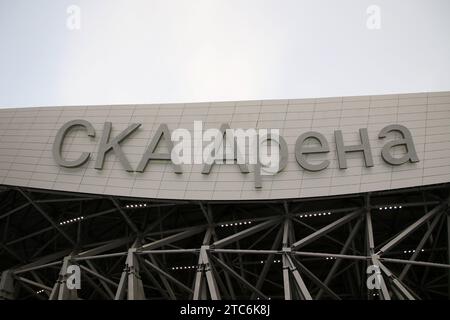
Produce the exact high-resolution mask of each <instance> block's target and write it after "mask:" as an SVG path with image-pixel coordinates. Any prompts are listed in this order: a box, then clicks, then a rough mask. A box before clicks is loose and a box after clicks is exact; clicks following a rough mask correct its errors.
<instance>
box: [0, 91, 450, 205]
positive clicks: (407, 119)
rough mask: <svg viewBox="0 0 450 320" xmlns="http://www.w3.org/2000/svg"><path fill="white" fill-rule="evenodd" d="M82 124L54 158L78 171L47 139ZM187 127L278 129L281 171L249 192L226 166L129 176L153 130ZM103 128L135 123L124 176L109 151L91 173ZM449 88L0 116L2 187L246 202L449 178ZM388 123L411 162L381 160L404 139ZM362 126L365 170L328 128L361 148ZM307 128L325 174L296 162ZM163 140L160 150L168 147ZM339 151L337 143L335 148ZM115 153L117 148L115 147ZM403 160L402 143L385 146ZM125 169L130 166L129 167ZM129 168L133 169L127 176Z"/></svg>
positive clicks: (244, 180)
mask: <svg viewBox="0 0 450 320" xmlns="http://www.w3.org/2000/svg"><path fill="white" fill-rule="evenodd" d="M80 119H81V120H85V121H87V122H88V123H90V124H91V125H92V127H93V129H94V130H95V136H94V137H89V136H88V132H86V130H84V129H83V128H82V127H77V128H73V129H72V130H69V131H68V132H67V135H66V136H65V138H64V141H63V145H62V152H61V157H63V158H64V159H68V160H71V159H72V160H73V159H77V158H78V157H79V156H80V154H82V153H83V152H88V153H90V158H89V159H88V160H87V161H86V162H85V163H84V164H82V165H81V166H78V167H74V168H66V167H63V166H61V165H58V164H57V163H56V161H55V158H54V156H53V155H52V148H53V145H54V143H55V136H56V134H57V132H58V130H59V129H60V128H61V127H62V126H63V125H64V124H65V123H67V122H69V121H73V120H80ZM194 121H202V124H203V129H204V130H206V129H209V128H220V127H221V126H222V125H223V124H228V125H229V126H230V127H231V128H242V129H249V128H255V129H261V128H266V129H279V132H280V134H281V136H282V137H284V140H285V141H286V144H287V149H288V150H287V155H288V161H287V166H286V167H285V168H284V169H283V170H282V171H280V172H279V173H278V174H275V175H270V176H262V180H261V185H260V186H259V187H255V174H254V171H255V168H254V166H249V171H250V172H249V173H242V172H241V170H240V167H239V166H237V165H233V164H216V165H214V166H213V167H212V168H211V170H210V172H209V174H204V173H202V169H203V165H201V164H192V165H189V164H183V165H182V166H181V169H182V173H175V172H174V168H173V166H172V165H171V164H170V163H169V162H170V161H167V160H150V161H149V162H148V164H147V166H146V167H145V170H144V172H136V171H135V170H136V168H137V167H138V165H139V163H140V161H141V159H142V157H143V155H144V154H145V151H146V149H147V148H148V146H149V144H150V143H151V141H152V139H153V138H154V135H155V133H156V131H157V129H158V128H159V126H160V125H161V124H167V126H168V128H169V130H170V131H173V130H175V129H177V128H185V129H188V130H192V129H193V126H194ZM106 122H110V123H111V133H110V136H109V138H110V140H111V139H113V138H115V137H117V136H118V135H119V134H120V133H121V132H123V131H124V130H126V129H127V128H128V127H129V126H130V125H132V124H140V127H139V128H137V129H136V130H134V131H133V132H132V133H131V134H130V135H128V136H126V138H125V139H123V140H122V141H121V142H120V144H119V148H120V150H121V151H122V152H123V154H124V156H125V157H126V160H127V161H128V162H129V164H130V166H131V170H128V171H127V170H126V169H127V168H126V167H125V166H124V164H123V162H121V161H120V159H119V157H118V152H115V151H116V150H110V152H108V153H106V154H105V156H104V163H103V166H102V169H101V170H98V169H95V168H94V167H95V165H96V159H97V157H98V150H99V149H98V147H99V143H100V140H101V139H102V138H103V137H102V136H103V135H104V132H103V131H104V130H105V129H104V128H105V127H104V125H105V123H106ZM449 124H450V92H437V93H414V94H400V95H382V96H361V97H338V98H322V99H302V100H274V101H272V100H271V101H237V102H217V103H191V104H168V105H124V106H77V107H47V108H24V109H4V110H0V137H1V138H0V184H3V185H10V186H23V187H30V188H39V189H51V190H62V191H70V192H82V193H96V194H104V195H117V196H133V197H144V198H160V199H192V200H249V199H265V200H267V199H286V198H302V197H316V196H329V195H339V194H349V193H358V192H370V191H376V190H387V189H398V188H403V187H413V186H422V185H430V184H435V183H443V182H449V181H450V163H449V162H448V159H449V158H450V125H449ZM388 125H401V126H404V127H406V128H407V129H408V130H409V132H410V133H411V138H412V143H413V146H414V148H415V151H416V155H417V160H418V161H407V162H405V163H403V164H400V165H392V164H389V163H387V162H386V161H383V159H382V155H381V152H382V148H383V147H384V146H386V144H387V143H388V141H392V140H396V139H400V138H402V137H401V135H400V136H399V133H398V132H390V133H388V134H387V135H386V138H384V139H380V138H379V133H380V131H381V130H382V129H383V128H385V127H386V126H388ZM360 129H367V135H368V142H369V143H368V144H369V145H370V146H369V147H370V152H371V157H372V159H373V166H368V165H367V163H365V162H364V156H365V154H364V153H363V152H358V151H356V152H344V157H345V160H346V162H347V168H346V169H342V168H340V165H339V162H338V159H337V158H338V151H339V150H337V149H339V147H336V139H337V138H336V131H338V130H340V131H341V132H342V139H343V146H344V147H349V146H356V145H360V144H361V143H362V142H361V136H360V133H359V130H360ZM309 131H315V132H318V133H320V134H322V135H323V136H324V137H325V139H326V142H327V143H328V149H329V152H327V153H321V154H319V153H317V154H310V155H308V156H307V157H308V161H310V162H311V163H315V162H316V163H317V162H319V163H320V162H321V161H326V160H328V161H329V165H328V166H327V168H326V169H323V170H321V171H308V170H305V169H304V168H302V166H300V164H299V163H298V161H296V156H295V152H296V145H295V144H296V141H297V139H298V137H299V136H300V135H301V134H303V133H305V132H309ZM163 140H164V139H162V140H161V141H160V143H159V144H158V150H162V151H159V152H163V151H164V149H166V152H167V145H166V144H165V142H164V141H163ZM341 149H342V146H341ZM120 150H119V151H120ZM390 151H391V153H392V156H393V157H397V158H398V157H401V156H402V155H404V153H405V150H404V148H403V149H402V146H399V147H397V148H392V150H390ZM128 169H130V168H128ZM130 171H133V172H130Z"/></svg>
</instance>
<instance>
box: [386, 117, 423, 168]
mask: <svg viewBox="0 0 450 320" xmlns="http://www.w3.org/2000/svg"><path fill="white" fill-rule="evenodd" d="M392 131H397V132H400V133H401V134H402V136H403V138H402V139H398V140H393V141H389V142H388V143H386V144H385V145H384V147H383V149H382V150H381V157H382V158H383V160H384V161H386V162H387V163H389V164H392V165H401V164H403V163H405V162H408V161H410V162H419V158H418V157H417V153H416V148H415V147H414V141H413V138H412V135H411V132H410V131H409V130H408V128H406V127H404V126H402V125H399V124H391V125H389V126H386V127H384V128H383V129H381V131H380V133H379V135H378V138H380V139H383V138H386V136H387V134H388V133H389V132H392ZM402 145H404V146H405V149H406V154H405V155H404V156H402V157H400V158H394V157H393V156H392V155H391V153H390V152H389V150H390V149H391V148H393V147H397V146H402Z"/></svg>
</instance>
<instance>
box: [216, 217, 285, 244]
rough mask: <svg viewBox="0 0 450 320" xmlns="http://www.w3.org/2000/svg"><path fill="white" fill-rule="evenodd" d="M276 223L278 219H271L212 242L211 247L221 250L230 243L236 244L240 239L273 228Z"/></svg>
mask: <svg viewBox="0 0 450 320" xmlns="http://www.w3.org/2000/svg"><path fill="white" fill-rule="evenodd" d="M277 222H278V219H271V220H267V221H265V222H262V223H259V224H257V225H256V226H253V227H250V228H248V229H245V230H242V231H240V232H238V233H235V234H233V235H231V236H229V237H226V238H224V239H221V240H219V241H216V242H214V243H213V244H212V245H211V247H212V248H223V247H225V246H227V245H228V244H230V243H233V242H236V241H238V240H240V239H243V238H245V237H248V236H250V235H252V234H254V233H257V232H259V231H261V230H264V229H267V228H269V227H270V226H273V225H274V224H275V223H277Z"/></svg>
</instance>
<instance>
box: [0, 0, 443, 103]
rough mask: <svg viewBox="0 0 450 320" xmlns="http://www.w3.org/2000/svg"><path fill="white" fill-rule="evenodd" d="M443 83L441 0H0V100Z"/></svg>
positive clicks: (190, 96) (403, 89)
mask: <svg viewBox="0 0 450 320" xmlns="http://www.w3.org/2000/svg"><path fill="white" fill-rule="evenodd" d="M70 5H76V6H78V7H79V8H80V10H81V11H80V22H81V24H80V29H78V30H70V29H69V28H68V27H67V25H66V23H67V19H68V18H70V17H69V16H70V14H69V13H67V8H68V7H69V6H70ZM370 5H377V6H378V7H379V8H380V10H381V11H380V18H381V20H380V21H381V28H380V29H369V28H368V27H367V25H366V23H367V19H368V18H369V14H367V12H366V10H367V8H368V7H369V6H370ZM72 17H73V16H72ZM70 21H73V20H70ZM448 90H450V1H448V0H380V1H374V0H370V1H365V0H340V1H336V0H310V1H300V0H291V1H288V0H276V1H275V0H269V1H262V0H189V1H188V0H157V1H155V0H70V1H68V0H58V1H56V0H33V1H30V0H0V108H1V107H30V106H60V105H98V104H101V105H104V104H140V103H170V102H200V101H223V100H255V99H257V100H259V99H289V98H291V99H292V98H308V97H328V96H345V95H367V94H385V93H408V92H423V91H448Z"/></svg>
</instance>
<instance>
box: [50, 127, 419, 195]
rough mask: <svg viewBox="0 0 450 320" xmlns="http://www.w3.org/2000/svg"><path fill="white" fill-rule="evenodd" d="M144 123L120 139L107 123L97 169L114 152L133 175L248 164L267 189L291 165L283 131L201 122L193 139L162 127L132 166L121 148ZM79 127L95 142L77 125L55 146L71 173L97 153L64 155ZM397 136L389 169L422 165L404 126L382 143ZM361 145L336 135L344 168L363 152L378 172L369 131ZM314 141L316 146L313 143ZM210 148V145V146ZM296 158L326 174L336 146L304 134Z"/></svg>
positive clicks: (385, 154)
mask: <svg viewBox="0 0 450 320" xmlns="http://www.w3.org/2000/svg"><path fill="white" fill-rule="evenodd" d="M140 126H141V124H140V123H133V124H131V125H130V126H129V127H128V128H126V129H125V130H123V131H122V132H121V133H120V134H118V135H116V136H115V137H111V130H112V124H111V122H105V124H104V128H103V132H102V136H101V139H100V141H99V143H98V147H97V157H96V159H95V169H97V170H102V169H103V164H104V161H105V157H106V155H107V154H108V153H109V152H112V153H114V154H115V156H116V157H117V158H118V159H119V161H120V163H121V164H122V165H123V167H124V169H125V170H127V171H129V172H144V170H145V168H146V167H147V165H148V164H149V162H150V161H151V160H167V161H171V163H172V166H173V170H174V172H175V173H178V174H182V173H183V170H182V167H181V165H182V164H202V165H203V169H202V174H209V173H210V172H211V168H212V166H213V165H214V164H217V163H221V164H223V163H225V164H237V165H238V166H239V168H240V171H241V172H242V173H249V172H250V170H249V167H248V165H253V166H254V170H253V173H254V177H255V178H254V181H255V188H261V187H262V182H261V175H275V174H277V173H279V172H280V171H282V170H283V169H284V168H285V167H286V165H287V158H288V152H289V150H288V147H287V144H286V141H285V140H284V138H283V137H282V136H280V135H279V130H278V129H231V128H230V127H229V126H228V125H227V124H222V126H221V127H220V129H208V130H203V124H202V122H201V121H194V131H193V135H192V134H191V132H190V131H189V130H187V129H183V128H178V129H176V130H173V131H172V132H170V131H169V128H168V126H167V125H166V124H164V123H163V124H160V126H159V128H158V129H157V131H156V133H155V135H154V136H153V138H152V139H151V141H150V143H149V145H148V147H147V149H146V151H145V153H144V154H143V155H142V158H141V160H140V162H139V164H138V166H137V167H136V168H135V169H134V168H132V167H131V165H130V162H129V161H128V159H127V156H126V155H125V153H124V152H123V150H122V148H121V145H120V144H121V143H122V142H123V141H124V140H126V139H130V135H131V134H132V133H133V132H135V131H136V130H138V128H139V127H140ZM76 127H79V128H82V129H84V130H86V133H87V135H88V136H89V137H91V138H92V139H94V138H95V136H96V132H95V129H94V127H93V126H92V124H91V123H90V122H89V121H86V120H81V119H79V120H73V121H69V122H67V123H65V124H64V125H63V126H62V127H61V128H60V129H59V130H58V133H57V134H56V138H55V141H54V143H53V158H54V159H55V161H56V163H57V164H58V165H60V166H63V167H66V168H75V167H79V166H81V165H83V164H84V163H85V162H86V161H88V160H89V158H90V156H91V154H90V153H89V152H83V153H82V154H81V155H80V156H79V157H78V159H75V160H69V159H65V158H64V157H63V155H62V147H63V145H64V141H65V137H66V135H67V134H68V133H69V132H70V130H72V129H74V128H76ZM392 132H397V133H399V134H400V136H401V137H400V138H398V137H395V138H393V139H391V140H389V141H387V142H386V143H385V144H384V146H383V148H382V149H381V157H382V159H383V160H384V161H385V162H386V163H387V164H389V165H402V164H404V163H406V162H418V161H419V158H418V157H417V153H416V149H415V146H414V141H413V138H412V135H411V132H410V131H409V130H408V128H406V127H405V126H402V125H400V124H391V125H388V126H385V127H384V128H382V129H381V130H380V132H379V133H378V139H385V138H386V137H387V136H388V135H389V134H390V133H392ZM163 137H164V140H165V141H166V143H167V145H168V148H169V150H168V152H165V153H161V152H156V149H157V147H158V145H159V143H160V142H161V140H162V138H163ZM359 138H360V143H359V144H354V145H346V144H345V143H344V138H343V135H342V131H341V130H336V131H334V140H335V144H336V150H335V151H336V153H337V159H338V164H339V168H340V169H342V170H345V169H347V158H346V154H347V153H350V152H360V153H361V154H362V157H363V158H364V163H365V166H366V167H373V165H374V163H373V156H372V150H371V146H370V142H369V135H368V132H367V129H365V128H361V129H359ZM310 141H314V144H311V143H310ZM205 143H206V146H205ZM394 147H395V148H398V147H400V148H403V152H402V153H401V155H400V156H396V157H394V156H393V154H392V153H393V152H392V149H393V148H394ZM294 152H295V158H296V160H297V162H298V164H299V165H300V166H301V167H302V168H303V169H305V170H308V171H321V170H325V169H326V168H327V167H328V166H329V164H330V161H329V160H327V159H326V153H328V152H330V146H329V143H328V141H327V139H326V138H325V136H324V135H323V134H321V133H320V132H316V131H309V132H305V133H302V134H301V135H300V136H299V137H298V138H297V141H296V143H295V150H294ZM312 154H323V159H321V160H320V161H317V160H316V161H311V160H310V159H308V155H312Z"/></svg>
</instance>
